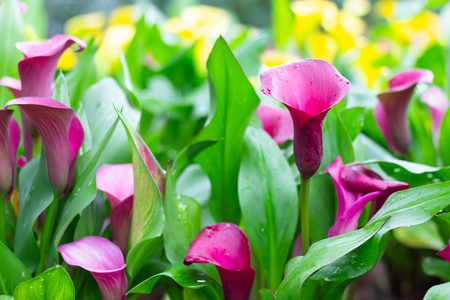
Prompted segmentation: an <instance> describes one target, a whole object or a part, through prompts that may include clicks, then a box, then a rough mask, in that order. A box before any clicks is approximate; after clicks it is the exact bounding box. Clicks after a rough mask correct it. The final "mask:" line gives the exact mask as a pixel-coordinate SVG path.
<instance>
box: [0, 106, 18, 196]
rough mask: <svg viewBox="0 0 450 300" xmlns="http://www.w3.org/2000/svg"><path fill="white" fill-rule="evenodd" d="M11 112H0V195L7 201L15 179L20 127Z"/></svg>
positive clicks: (8, 110) (5, 110) (7, 110)
mask: <svg viewBox="0 0 450 300" xmlns="http://www.w3.org/2000/svg"><path fill="white" fill-rule="evenodd" d="M13 112H14V111H13V110H10V109H2V110H0V195H2V196H4V197H5V201H7V200H8V199H9V198H10V197H11V194H12V192H13V190H14V187H15V185H16V179H17V168H16V166H17V158H16V155H17V148H18V147H19V143H20V127H19V124H18V123H17V121H16V120H15V119H14V118H13V116H12V115H13Z"/></svg>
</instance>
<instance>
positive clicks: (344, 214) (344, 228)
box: [327, 156, 409, 237]
mask: <svg viewBox="0 0 450 300" xmlns="http://www.w3.org/2000/svg"><path fill="white" fill-rule="evenodd" d="M327 171H328V174H330V176H331V178H332V179H333V182H334V186H335V187H336V192H337V195H338V202H339V205H338V211H337V215H336V220H335V222H334V225H333V226H332V227H331V229H330V231H329V232H328V237H332V236H336V235H340V234H344V233H347V232H351V231H354V230H356V229H358V219H359V216H360V215H361V213H362V211H363V209H364V207H365V206H366V205H367V204H368V203H369V202H370V201H372V200H377V202H378V203H377V207H381V205H382V204H383V203H384V202H385V201H386V199H387V198H388V197H389V196H390V195H391V194H393V193H395V192H398V191H401V190H405V189H408V188H409V184H407V183H404V182H399V181H384V180H383V179H382V178H381V177H380V176H379V175H378V174H377V173H375V172H373V171H372V170H370V169H368V168H366V167H364V166H362V165H357V166H351V167H344V166H343V164H342V158H341V157H340V156H339V157H338V158H336V160H335V161H333V162H332V163H331V164H330V165H329V166H328V167H327Z"/></svg>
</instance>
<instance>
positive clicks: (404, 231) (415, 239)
mask: <svg viewBox="0 0 450 300" xmlns="http://www.w3.org/2000/svg"><path fill="white" fill-rule="evenodd" d="M393 233H394V237H395V238H396V239H397V241H399V242H400V243H401V244H403V245H405V246H408V247H410V248H416V249H430V250H436V251H439V250H441V249H443V248H444V247H445V246H446V245H445V244H444V242H443V241H442V239H441V236H440V235H439V228H438V226H437V225H436V223H434V222H433V221H428V222H425V223H423V224H419V225H416V226H412V227H402V228H398V229H395V230H394V231H393Z"/></svg>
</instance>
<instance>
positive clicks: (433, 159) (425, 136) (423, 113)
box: [409, 101, 445, 166]
mask: <svg viewBox="0 0 450 300" xmlns="http://www.w3.org/2000/svg"><path fill="white" fill-rule="evenodd" d="M411 106H412V108H411V110H412V111H411V113H410V114H409V120H410V124H411V134H412V136H413V139H412V145H411V149H410V152H411V153H412V154H413V156H414V161H415V162H418V163H423V164H426V165H429V166H436V165H437V153H436V148H435V146H434V143H433V139H432V136H431V132H432V124H431V117H430V115H429V112H428V109H427V107H426V105H425V104H424V103H422V102H419V101H413V103H411ZM444 128H445V127H444Z"/></svg>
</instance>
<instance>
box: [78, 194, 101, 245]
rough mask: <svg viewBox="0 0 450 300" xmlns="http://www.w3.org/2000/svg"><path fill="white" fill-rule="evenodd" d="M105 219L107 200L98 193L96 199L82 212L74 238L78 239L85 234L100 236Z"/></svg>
mask: <svg viewBox="0 0 450 300" xmlns="http://www.w3.org/2000/svg"><path fill="white" fill-rule="evenodd" d="M105 219H106V205H105V201H103V199H102V198H101V197H100V196H98V195H97V196H96V197H95V199H94V201H92V203H91V204H89V206H88V207H86V208H85V209H84V210H83V211H82V212H81V213H80V220H79V221H78V224H77V228H76V229H75V235H74V238H73V239H74V240H75V241H76V240H79V239H81V238H82V237H85V236H92V235H95V236H99V235H100V232H101V230H102V227H103V223H104V221H105Z"/></svg>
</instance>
